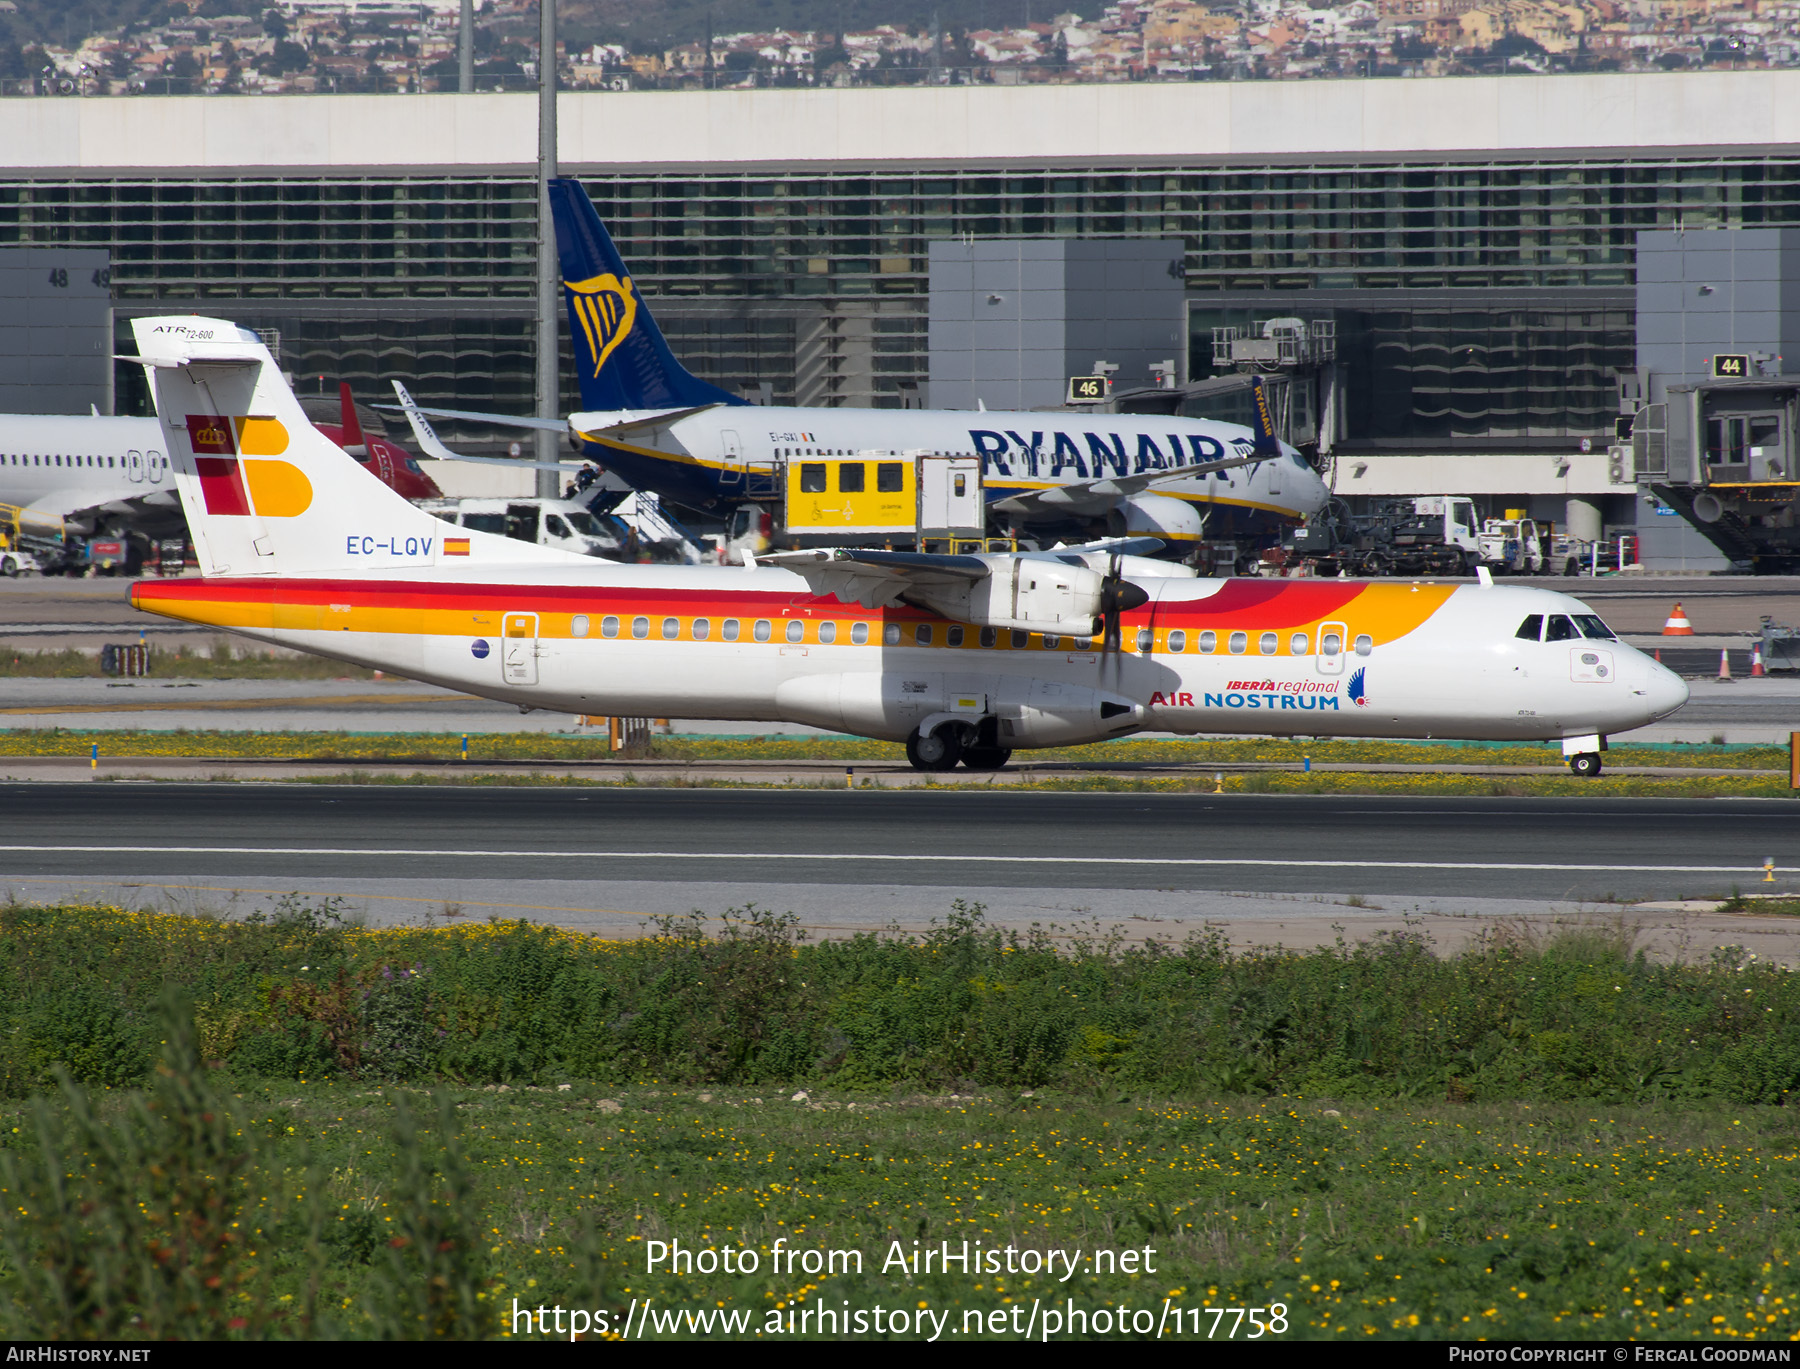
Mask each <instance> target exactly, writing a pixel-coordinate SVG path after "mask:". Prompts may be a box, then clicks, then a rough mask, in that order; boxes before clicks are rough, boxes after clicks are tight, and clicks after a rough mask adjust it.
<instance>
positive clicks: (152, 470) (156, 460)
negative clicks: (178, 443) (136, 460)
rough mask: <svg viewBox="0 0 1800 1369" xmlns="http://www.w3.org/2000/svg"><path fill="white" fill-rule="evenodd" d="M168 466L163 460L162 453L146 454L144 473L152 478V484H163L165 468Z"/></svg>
mask: <svg viewBox="0 0 1800 1369" xmlns="http://www.w3.org/2000/svg"><path fill="white" fill-rule="evenodd" d="M168 464H169V463H168V462H166V461H164V460H163V454H162V453H161V452H146V453H145V454H144V471H145V473H146V474H147V475H148V476H149V477H150V483H151V484H152V485H160V484H162V478H163V468H164V467H165V466H167V465H168Z"/></svg>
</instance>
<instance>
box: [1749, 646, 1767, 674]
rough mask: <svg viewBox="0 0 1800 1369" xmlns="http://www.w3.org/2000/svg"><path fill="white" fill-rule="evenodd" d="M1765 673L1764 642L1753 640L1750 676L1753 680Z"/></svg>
mask: <svg viewBox="0 0 1800 1369" xmlns="http://www.w3.org/2000/svg"><path fill="white" fill-rule="evenodd" d="M1764 673H1765V672H1764V671H1763V663H1762V643H1761V642H1752V643H1750V678H1751V679H1753V680H1754V679H1757V678H1758V677H1759V676H1761V675H1763V674H1764Z"/></svg>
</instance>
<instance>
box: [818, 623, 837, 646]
mask: <svg viewBox="0 0 1800 1369" xmlns="http://www.w3.org/2000/svg"><path fill="white" fill-rule="evenodd" d="M836 640H837V624H836V623H820V624H819V644H820V645H821V646H830V645H831V644H832V643H833V642H835V641H836Z"/></svg>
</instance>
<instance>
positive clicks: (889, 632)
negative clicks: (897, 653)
mask: <svg viewBox="0 0 1800 1369" xmlns="http://www.w3.org/2000/svg"><path fill="white" fill-rule="evenodd" d="M881 644H882V645H883V646H899V645H900V624H898V623H889V624H888V625H887V626H886V627H884V628H882V629H881Z"/></svg>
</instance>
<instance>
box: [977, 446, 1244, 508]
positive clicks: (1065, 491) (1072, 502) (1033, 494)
mask: <svg viewBox="0 0 1800 1369" xmlns="http://www.w3.org/2000/svg"><path fill="white" fill-rule="evenodd" d="M1276 455H1277V453H1260V454H1259V453H1252V454H1251V455H1249V456H1228V457H1222V458H1220V459H1219V460H1217V461H1201V462H1197V463H1195V464H1194V465H1191V466H1175V467H1173V468H1171V469H1169V470H1161V471H1144V472H1142V473H1140V474H1138V475H1114V476H1108V477H1106V478H1105V479H1103V480H1078V481H1076V482H1075V483H1074V484H1072V485H1053V486H1051V488H1049V489H1047V490H1026V491H1025V492H1024V493H1023V494H1015V495H1011V496H1009V497H1007V498H1005V499H1000V500H996V501H995V502H994V503H993V504H992V505H991V506H990V507H991V508H992V509H993V510H994V512H996V513H1004V514H1012V515H1013V516H1015V517H1019V518H1034V517H1050V516H1053V515H1061V514H1075V515H1078V516H1081V517H1087V518H1097V517H1099V516H1100V515H1101V514H1103V513H1110V512H1111V511H1112V510H1113V509H1115V508H1117V507H1118V506H1119V504H1120V502H1121V501H1122V500H1125V499H1128V498H1130V497H1131V496H1132V495H1134V494H1142V493H1143V492H1144V491H1145V490H1148V489H1150V488H1152V487H1153V486H1156V485H1159V484H1161V483H1162V482H1163V481H1165V480H1186V479H1189V478H1192V477H1194V476H1201V475H1211V474H1212V473H1213V472H1214V471H1228V470H1230V469H1232V468H1233V467H1234V466H1251V465H1255V464H1256V463H1257V462H1259V461H1273V460H1274V459H1275V456H1276Z"/></svg>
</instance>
